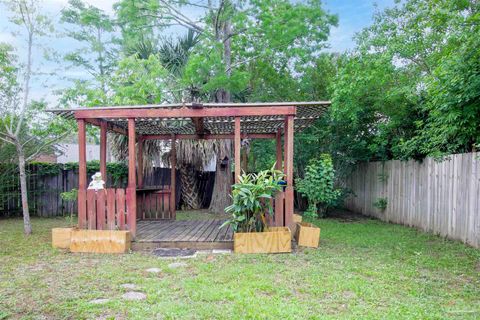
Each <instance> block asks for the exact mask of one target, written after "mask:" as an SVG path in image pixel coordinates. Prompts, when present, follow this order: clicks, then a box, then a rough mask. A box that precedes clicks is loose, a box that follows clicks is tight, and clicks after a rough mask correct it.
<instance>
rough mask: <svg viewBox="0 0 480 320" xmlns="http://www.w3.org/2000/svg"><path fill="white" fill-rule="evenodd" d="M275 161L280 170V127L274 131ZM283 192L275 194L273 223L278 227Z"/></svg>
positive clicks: (281, 217) (280, 223)
mask: <svg viewBox="0 0 480 320" xmlns="http://www.w3.org/2000/svg"><path fill="white" fill-rule="evenodd" d="M275 140H276V147H277V154H276V163H275V169H277V170H282V167H283V166H282V129H278V130H277V133H276V139H275ZM284 199H285V197H284V192H283V191H280V192H278V193H277V195H276V196H275V225H276V226H278V227H280V226H283V213H284V210H283V209H284V208H283V201H284Z"/></svg>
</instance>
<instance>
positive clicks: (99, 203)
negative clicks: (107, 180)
mask: <svg viewBox="0 0 480 320" xmlns="http://www.w3.org/2000/svg"><path fill="white" fill-rule="evenodd" d="M125 206H126V199H125V189H113V188H108V189H104V190H98V191H95V190H87V201H86V208H87V217H86V218H87V221H85V222H82V225H85V226H87V229H91V230H127V229H128V228H127V226H126V224H125V215H126V210H125ZM79 219H80V217H79ZM79 225H80V221H79Z"/></svg>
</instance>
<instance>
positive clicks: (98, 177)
mask: <svg viewBox="0 0 480 320" xmlns="http://www.w3.org/2000/svg"><path fill="white" fill-rule="evenodd" d="M104 185H105V181H103V180H102V174H101V173H100V172H97V173H95V174H94V175H93V176H92V182H90V184H89V185H88V189H93V190H95V191H98V190H101V189H103V186H104Z"/></svg>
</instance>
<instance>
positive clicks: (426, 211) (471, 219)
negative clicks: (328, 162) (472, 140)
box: [345, 152, 480, 247]
mask: <svg viewBox="0 0 480 320" xmlns="http://www.w3.org/2000/svg"><path fill="white" fill-rule="evenodd" d="M479 157H480V153H478V152H477V153H467V154H455V155H451V156H449V157H448V158H447V159H445V160H443V161H436V160H434V159H432V158H427V159H425V160H424V161H423V162H418V161H414V160H411V161H399V160H391V161H387V162H384V163H382V162H371V163H360V164H358V165H357V168H356V169H355V170H354V171H353V172H352V174H351V175H350V176H349V177H347V178H346V180H345V185H346V187H347V188H350V189H351V190H352V191H353V194H354V195H353V196H351V197H349V198H348V199H346V201H345V206H346V207H347V208H348V209H350V210H352V211H356V212H359V213H362V214H364V215H369V216H374V217H377V218H379V219H381V220H384V221H388V222H394V223H399V224H404V225H407V226H413V227H417V228H420V229H422V230H424V231H430V232H433V233H435V234H439V235H441V236H445V237H448V238H451V239H457V240H461V241H463V242H465V243H468V244H470V245H472V246H475V247H480V213H479V210H480V160H479ZM381 176H383V177H386V179H382V178H380V177H381ZM380 198H386V199H387V208H386V209H385V210H380V209H378V208H376V207H375V206H374V203H375V201H377V200H378V199H380Z"/></svg>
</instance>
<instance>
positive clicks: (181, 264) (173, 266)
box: [168, 262, 188, 269]
mask: <svg viewBox="0 0 480 320" xmlns="http://www.w3.org/2000/svg"><path fill="white" fill-rule="evenodd" d="M186 266H188V264H186V263H185V262H174V263H170V264H169V265H168V267H169V268H170V269H177V268H181V267H186Z"/></svg>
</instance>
